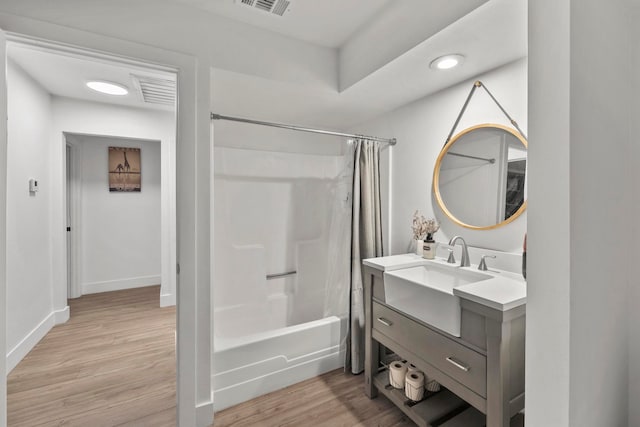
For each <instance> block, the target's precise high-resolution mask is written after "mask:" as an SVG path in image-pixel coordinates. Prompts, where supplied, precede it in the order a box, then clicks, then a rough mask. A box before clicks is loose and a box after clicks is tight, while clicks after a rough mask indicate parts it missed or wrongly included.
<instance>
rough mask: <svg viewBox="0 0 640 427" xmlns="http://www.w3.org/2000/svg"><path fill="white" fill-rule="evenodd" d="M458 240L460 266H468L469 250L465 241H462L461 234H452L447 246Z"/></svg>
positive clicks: (453, 244)
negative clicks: (460, 246)
mask: <svg viewBox="0 0 640 427" xmlns="http://www.w3.org/2000/svg"><path fill="white" fill-rule="evenodd" d="M458 240H460V242H461V243H460V244H461V245H462V259H461V260H460V267H469V266H470V265H471V263H470V262H469V250H468V249H467V242H465V241H464V239H463V238H462V236H453V237H452V238H451V240H449V246H455V244H456V242H457V241H458Z"/></svg>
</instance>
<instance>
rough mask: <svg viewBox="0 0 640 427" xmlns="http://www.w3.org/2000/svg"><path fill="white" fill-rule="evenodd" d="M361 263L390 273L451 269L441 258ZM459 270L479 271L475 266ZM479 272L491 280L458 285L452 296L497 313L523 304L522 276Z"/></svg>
mask: <svg viewBox="0 0 640 427" xmlns="http://www.w3.org/2000/svg"><path fill="white" fill-rule="evenodd" d="M362 263H363V264H364V265H367V266H369V267H372V268H375V269H378V270H381V271H393V270H399V269H402V268H411V267H418V266H421V265H426V264H428V263H437V264H444V265H449V266H451V264H447V262H446V261H445V260H444V259H442V258H436V259H434V260H427V259H424V258H422V257H420V256H419V255H416V254H402V255H391V256H386V257H379V258H369V259H365V260H363V261H362ZM458 268H462V269H465V270H467V269H468V270H471V271H478V266H477V265H471V267H458ZM482 273H484V274H489V275H490V276H492V278H491V279H488V280H482V281H480V282H475V283H470V284H467V285H462V286H458V287H456V288H454V289H453V294H454V295H456V296H458V297H460V298H463V299H466V300H469V301H474V302H477V303H478V304H482V305H486V306H487V307H491V308H494V309H496V310H500V311H507V310H510V309H512V308H515V307H518V306H521V305H524V304H526V302H527V283H526V282H525V281H524V279H523V278H522V276H521V275H519V274H515V273H511V272H508V271H502V270H497V269H491V268H490V269H489V270H487V271H483V272H482Z"/></svg>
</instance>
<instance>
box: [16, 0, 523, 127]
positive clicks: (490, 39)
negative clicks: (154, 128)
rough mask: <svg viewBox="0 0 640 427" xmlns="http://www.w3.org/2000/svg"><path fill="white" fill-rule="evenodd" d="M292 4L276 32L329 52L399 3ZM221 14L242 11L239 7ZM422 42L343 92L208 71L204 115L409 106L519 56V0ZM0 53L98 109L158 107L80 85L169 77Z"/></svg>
mask: <svg viewBox="0 0 640 427" xmlns="http://www.w3.org/2000/svg"><path fill="white" fill-rule="evenodd" d="M167 1H176V2H180V3H181V4H184V5H185V7H187V6H186V3H194V4H195V3H198V4H200V5H201V6H202V7H204V5H205V1H206V2H207V3H206V4H207V5H208V6H207V7H208V8H211V9H216V8H218V9H219V11H224V10H227V9H229V10H231V8H232V7H233V8H240V7H246V6H241V5H236V4H234V3H233V0H167ZM396 1H399V0H396ZM402 1H403V2H409V1H411V2H414V1H418V2H429V4H431V5H433V4H436V2H437V1H440V2H442V0H402ZM421 4H423V3H421ZM346 5H348V6H346ZM403 5H404V6H406V3H403ZM291 7H292V11H291V12H289V13H291V14H293V13H294V10H293V8H294V7H295V8H296V10H299V11H301V12H300V13H302V11H306V12H305V13H306V14H307V15H305V17H304V18H296V19H299V21H298V22H297V23H296V25H295V26H294V25H293V24H291V26H290V27H287V28H288V29H287V30H284V29H283V28H285V27H282V26H280V27H279V31H280V32H285V31H288V32H289V35H290V36H291V37H298V38H303V37H307V36H309V35H313V37H316V42H319V43H320V42H321V43H322V44H327V45H336V44H340V43H345V40H346V39H348V38H349V37H354V34H356V33H357V30H358V26H359V25H363V23H366V22H368V21H367V20H368V19H374V20H377V21H378V22H379V21H380V19H381V18H382V20H384V19H385V17H387V16H388V15H389V14H384V12H385V11H386V12H390V10H391V9H388V8H390V7H394V8H397V7H398V4H396V3H393V2H387V1H386V0H385V1H383V0H322V1H318V0H293V3H292V6H291ZM224 13H229V14H243V13H244V9H240V10H239V11H236V9H233V12H224ZM247 13H248V15H247V16H253V14H257V15H256V16H257V17H258V18H256V19H257V20H259V21H260V25H259V26H260V27H262V28H267V27H269V26H272V25H276V24H273V23H270V22H277V21H272V19H273V20H277V19H282V18H280V17H278V16H273V17H271V16H269V14H268V13H266V12H261V11H253V10H249V11H247ZM380 13H383V15H380ZM376 14H378V15H376ZM263 15H266V18H265V17H263ZM374 15H376V16H375V17H374V18H371V17H372V16H374ZM290 16H293V17H295V15H290ZM267 18H268V19H267ZM347 18H348V19H347ZM247 19H249V18H247ZM284 19H286V16H285V18H284ZM328 23H330V24H331V25H329V24H328ZM347 23H350V25H347ZM278 25H280V24H278ZM395 27H397V26H395ZM395 27H394V28H395ZM327 28H329V29H330V31H327V30H326V29H327ZM270 29H273V28H270ZM397 31H402V32H403V33H406V32H407V31H410V30H409V29H407V28H405V29H402V28H398V29H397ZM360 34H362V32H360ZM416 34H417V33H416ZM390 36H391V35H390ZM424 38H426V39H425V40H423V41H422V42H419V43H412V45H411V47H410V48H408V50H407V49H404V50H402V52H404V53H402V52H398V54H397V55H396V56H397V57H395V58H393V59H392V60H390V61H387V62H385V63H384V64H381V65H380V66H378V67H377V69H376V70H374V71H373V72H371V73H369V74H368V75H366V76H364V77H363V78H361V79H360V80H359V81H357V82H356V83H354V84H352V85H350V86H349V87H348V88H347V89H345V90H343V91H340V90H339V89H338V88H337V87H335V86H332V85H315V86H308V85H301V84H299V83H293V82H288V81H285V82H283V81H276V80H271V79H267V78H261V77H256V76H253V75H246V74H241V73H238V72H233V71H229V70H221V69H215V70H214V74H213V76H214V79H215V84H214V85H213V87H214V92H213V94H212V102H213V104H214V105H213V110H214V111H215V112H217V113H220V114H224V115H236V116H241V117H249V118H254V119H257V120H270V121H277V122H285V123H292V124H299V125H312V126H318V127H325V128H334V129H337V130H348V129H350V128H352V127H354V126H356V125H358V124H360V123H363V122H365V121H368V120H371V119H372V118H374V117H376V116H378V115H381V114H383V113H385V112H388V111H391V110H393V109H395V108H398V107H400V106H402V105H404V104H407V103H409V102H411V101H414V100H417V99H419V98H422V97H424V96H426V95H429V94H431V93H435V92H437V91H439V90H442V89H444V88H446V87H449V86H451V85H454V84H456V83H459V82H462V81H465V80H467V79H471V78H475V77H476V76H478V75H479V74H482V73H484V72H486V71H489V70H491V69H494V68H496V67H499V66H501V65H504V64H507V63H509V62H512V61H515V60H517V59H519V58H523V57H526V55H527V0H489V1H488V2H486V3H484V4H483V5H481V6H480V7H478V8H477V9H475V10H473V11H472V12H470V13H468V14H466V15H464V16H461V17H459V19H457V20H456V21H455V22H453V23H452V24H451V25H449V26H447V27H446V28H444V29H443V30H441V31H438V32H437V33H435V34H432V35H425V36H424ZM369 50H376V49H369ZM448 53H460V54H463V55H465V57H466V60H465V62H464V64H463V66H461V67H459V68H456V69H453V70H449V71H447V72H444V71H435V70H432V69H430V68H429V63H430V61H431V60H432V59H433V58H435V57H437V56H440V55H443V54H448ZM363 54H368V52H363ZM8 55H9V57H10V58H11V59H13V60H14V61H15V62H16V63H17V64H18V65H19V66H20V67H22V68H23V69H25V71H27V73H29V74H30V75H31V76H32V77H33V78H34V79H35V80H37V81H38V82H39V83H40V84H41V85H42V86H43V87H44V88H45V89H46V90H48V91H49V92H50V93H52V94H54V95H59V96H65V97H71V98H79V99H85V100H91V101H97V102H108V103H114V104H120V105H128V106H134V107H143V108H150V107H151V108H161V109H166V107H162V106H153V105H151V104H145V103H144V102H142V101H141V98H140V96H139V94H138V93H136V92H135V91H133V92H132V93H131V94H130V95H129V96H127V97H123V98H117V97H113V96H106V95H101V94H98V93H95V92H92V91H90V90H89V89H88V88H86V86H85V84H84V83H85V82H86V81H87V80H90V79H104V80H109V81H113V82H116V83H120V84H123V85H125V86H128V87H129V88H132V89H133V85H132V81H131V74H132V73H138V74H143V75H149V76H156V77H163V78H167V77H169V78H175V76H174V75H172V74H170V73H166V72H162V71H152V70H146V69H143V68H140V67H136V66H134V65H131V64H115V63H111V62H108V61H105V60H96V59H95V58H86V57H79V56H78V55H74V54H64V55H60V54H53V53H51V52H49V51H46V50H43V49H42V48H38V47H34V46H24V45H17V44H11V45H10V47H9V49H8ZM487 83H488V84H489V85H490V82H487Z"/></svg>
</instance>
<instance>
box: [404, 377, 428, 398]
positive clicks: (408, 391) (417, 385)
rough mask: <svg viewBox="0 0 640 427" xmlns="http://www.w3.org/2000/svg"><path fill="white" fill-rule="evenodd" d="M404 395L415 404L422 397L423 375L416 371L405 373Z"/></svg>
mask: <svg viewBox="0 0 640 427" xmlns="http://www.w3.org/2000/svg"><path fill="white" fill-rule="evenodd" d="M404 394H405V396H407V397H408V398H409V399H411V400H413V401H414V402H417V401H419V400H422V398H423V397H424V374H423V373H422V372H420V371H418V370H415V371H407V375H406V377H405V380H404Z"/></svg>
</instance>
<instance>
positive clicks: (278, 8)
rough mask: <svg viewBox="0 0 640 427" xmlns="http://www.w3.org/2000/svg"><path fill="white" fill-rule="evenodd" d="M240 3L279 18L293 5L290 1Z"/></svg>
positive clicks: (251, 0)
mask: <svg viewBox="0 0 640 427" xmlns="http://www.w3.org/2000/svg"><path fill="white" fill-rule="evenodd" d="M240 2H241V3H242V4H246V5H247V6H251V7H253V8H256V9H259V10H263V11H265V12H269V13H273V14H275V15H278V16H282V15H284V13H285V12H286V11H287V10H289V4H290V3H291V2H290V1H289V0H240Z"/></svg>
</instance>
